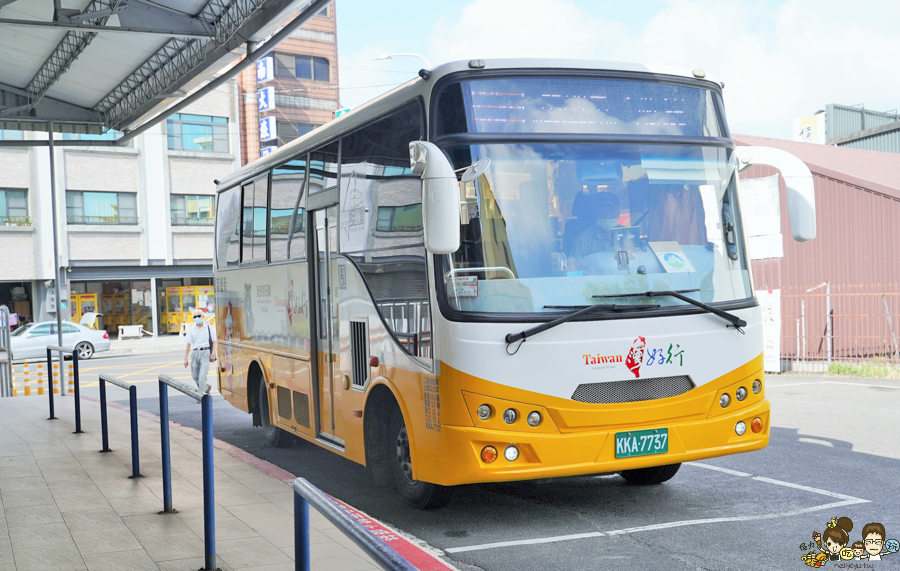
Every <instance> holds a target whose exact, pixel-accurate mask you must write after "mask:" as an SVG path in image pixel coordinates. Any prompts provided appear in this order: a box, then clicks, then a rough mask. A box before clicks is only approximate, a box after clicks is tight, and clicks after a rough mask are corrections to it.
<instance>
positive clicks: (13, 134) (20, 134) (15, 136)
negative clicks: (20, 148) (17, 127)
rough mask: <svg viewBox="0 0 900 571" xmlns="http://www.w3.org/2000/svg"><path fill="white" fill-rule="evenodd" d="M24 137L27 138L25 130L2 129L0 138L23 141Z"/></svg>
mask: <svg viewBox="0 0 900 571" xmlns="http://www.w3.org/2000/svg"><path fill="white" fill-rule="evenodd" d="M24 138H25V133H24V131H13V130H11V129H0V140H3V141H21V140H22V139H24Z"/></svg>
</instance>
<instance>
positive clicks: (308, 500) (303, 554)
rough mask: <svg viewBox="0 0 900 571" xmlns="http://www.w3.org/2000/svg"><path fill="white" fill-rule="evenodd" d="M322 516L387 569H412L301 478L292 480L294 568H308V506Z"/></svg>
mask: <svg viewBox="0 0 900 571" xmlns="http://www.w3.org/2000/svg"><path fill="white" fill-rule="evenodd" d="M310 505H312V506H313V507H314V508H315V509H316V511H318V512H319V513H320V514H322V515H323V516H325V519H327V520H328V521H330V522H331V523H333V524H334V525H335V526H337V528H338V529H339V530H340V531H341V533H343V534H344V535H346V536H347V537H348V538H349V539H350V540H351V541H353V543H355V544H356V545H358V546H359V547H360V549H362V550H363V551H365V552H366V555H368V556H369V557H371V558H372V559H373V560H374V561H375V564H376V565H378V566H379V567H381V568H382V569H385V570H387V571H416V568H415V567H413V566H412V565H411V564H410V563H409V561H407V560H406V559H404V558H403V557H401V556H400V554H399V553H397V552H396V551H394V550H393V549H391V548H390V547H388V546H387V544H386V543H385V542H384V541H382V540H381V539H378V537H377V536H375V534H373V533H372V532H371V531H369V530H368V529H366V528H365V527H363V526H362V524H360V523H359V522H358V521H356V520H355V519H353V518H352V517H350V515H348V514H347V513H346V512H345V511H344V510H342V509H341V508H339V507H338V506H337V505H336V504H335V503H334V502H332V501H331V500H330V499H328V496H327V495H325V494H324V493H323V492H322V490H320V489H318V488H316V487H315V486H313V485H312V484H310V483H309V482H308V481H306V479H304V478H297V479H296V480H294V569H296V571H310V551H309V506H310Z"/></svg>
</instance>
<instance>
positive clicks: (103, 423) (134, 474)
mask: <svg viewBox="0 0 900 571" xmlns="http://www.w3.org/2000/svg"><path fill="white" fill-rule="evenodd" d="M48 351H49V350H48ZM106 383H110V384H112V385H116V386H117V387H121V388H123V389H125V390H126V391H128V404H129V409H130V412H131V475H130V476H128V477H129V478H143V477H144V476H143V474H141V458H140V449H139V448H138V420H137V412H138V408H137V386H135V385H133V384H131V383H126V382H125V381H120V380H119V379H117V378H115V377H111V376H109V375H104V374H101V375H100V427H101V430H102V433H103V450H101V451H100V452H112V449H111V448H110V447H109V422H108V419H107V414H106ZM50 395H51V396H50V398H51V399H52V398H53V396H52V395H53V391H52V390H51V391H50Z"/></svg>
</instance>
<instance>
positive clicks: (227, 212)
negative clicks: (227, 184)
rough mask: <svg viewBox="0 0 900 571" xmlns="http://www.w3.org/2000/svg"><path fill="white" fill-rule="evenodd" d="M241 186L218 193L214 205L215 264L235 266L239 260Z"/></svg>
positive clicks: (223, 266)
mask: <svg viewBox="0 0 900 571" xmlns="http://www.w3.org/2000/svg"><path fill="white" fill-rule="evenodd" d="M240 203H241V187H239V186H235V187H233V188H229V189H228V190H226V191H224V192H221V193H219V199H218V203H217V205H216V207H217V208H218V212H216V264H217V267H219V268H225V267H228V266H236V265H238V264H239V263H240V261H241V205H240Z"/></svg>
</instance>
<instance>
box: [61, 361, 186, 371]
mask: <svg viewBox="0 0 900 571" xmlns="http://www.w3.org/2000/svg"><path fill="white" fill-rule="evenodd" d="M179 363H184V361H183V360H182V361H170V362H165V363H157V364H156V365H155V366H154V367H152V368H156V367H165V366H166V365H177V364H179ZM146 366H147V363H138V364H135V365H117V366H115V367H113V368H115V369H127V368H130V367H146ZM109 368H110V367H109V366H108V365H107V366H104V367H88V368H82V367H78V370H79V371H99V370H101V369H109Z"/></svg>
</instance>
